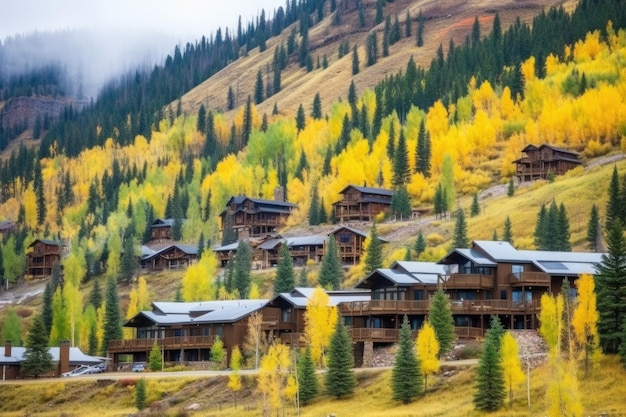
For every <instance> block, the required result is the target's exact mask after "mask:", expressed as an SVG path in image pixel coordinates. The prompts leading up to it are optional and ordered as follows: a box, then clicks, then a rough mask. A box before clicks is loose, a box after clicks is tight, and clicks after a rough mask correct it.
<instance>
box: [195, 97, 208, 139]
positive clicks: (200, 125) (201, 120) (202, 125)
mask: <svg viewBox="0 0 626 417" xmlns="http://www.w3.org/2000/svg"><path fill="white" fill-rule="evenodd" d="M196 130H197V131H198V132H200V133H202V134H203V135H206V108H205V107H204V103H202V104H200V108H199V109H198V120H197V121H196Z"/></svg>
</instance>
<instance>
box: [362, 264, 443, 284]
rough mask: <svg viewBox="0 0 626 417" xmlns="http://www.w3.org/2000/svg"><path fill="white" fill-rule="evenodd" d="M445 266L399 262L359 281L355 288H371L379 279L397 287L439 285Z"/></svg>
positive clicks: (379, 269)
mask: <svg viewBox="0 0 626 417" xmlns="http://www.w3.org/2000/svg"><path fill="white" fill-rule="evenodd" d="M444 267H445V265H441V264H437V263H435V262H414V261H397V262H394V263H393V265H391V268H389V269H385V268H378V269H376V270H375V271H372V272H371V273H370V274H369V275H368V276H367V277H365V278H363V279H362V280H361V281H359V282H358V283H357V284H356V285H355V287H357V288H370V287H371V285H370V284H371V283H373V282H374V281H376V280H378V279H386V280H387V281H389V282H390V283H391V284H393V285H395V286H397V287H410V286H413V285H419V284H424V285H428V284H437V282H438V280H439V276H441V275H444V274H445V268H444Z"/></svg>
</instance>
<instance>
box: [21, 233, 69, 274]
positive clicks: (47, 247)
mask: <svg viewBox="0 0 626 417" xmlns="http://www.w3.org/2000/svg"><path fill="white" fill-rule="evenodd" d="M62 251H63V244H62V243H61V242H60V241H58V240H49V239H37V240H35V241H34V242H33V243H31V244H30V245H29V246H28V249H27V252H26V275H30V276H33V277H47V276H50V275H52V268H53V267H54V265H56V264H57V263H58V262H60V261H61V254H62Z"/></svg>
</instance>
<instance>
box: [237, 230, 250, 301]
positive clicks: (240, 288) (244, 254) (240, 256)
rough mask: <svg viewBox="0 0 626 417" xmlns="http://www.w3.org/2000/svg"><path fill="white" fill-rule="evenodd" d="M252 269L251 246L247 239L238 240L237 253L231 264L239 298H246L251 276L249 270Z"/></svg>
mask: <svg viewBox="0 0 626 417" xmlns="http://www.w3.org/2000/svg"><path fill="white" fill-rule="evenodd" d="M251 270H252V248H251V247H250V243H249V242H247V241H241V242H239V246H237V254H236V255H235V261H234V265H233V273H234V279H235V288H236V289H237V292H238V293H239V298H248V294H249V292H250V284H251V283H252V278H251V276H250V272H251Z"/></svg>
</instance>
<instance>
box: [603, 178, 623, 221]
mask: <svg viewBox="0 0 626 417" xmlns="http://www.w3.org/2000/svg"><path fill="white" fill-rule="evenodd" d="M621 212H622V201H621V198H620V190H619V176H618V174H617V166H614V167H613V174H612V175H611V182H610V183H609V199H608V201H607V203H606V218H605V227H606V228H607V229H608V228H609V227H610V226H611V225H612V224H613V221H614V220H615V219H619V218H621Z"/></svg>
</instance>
